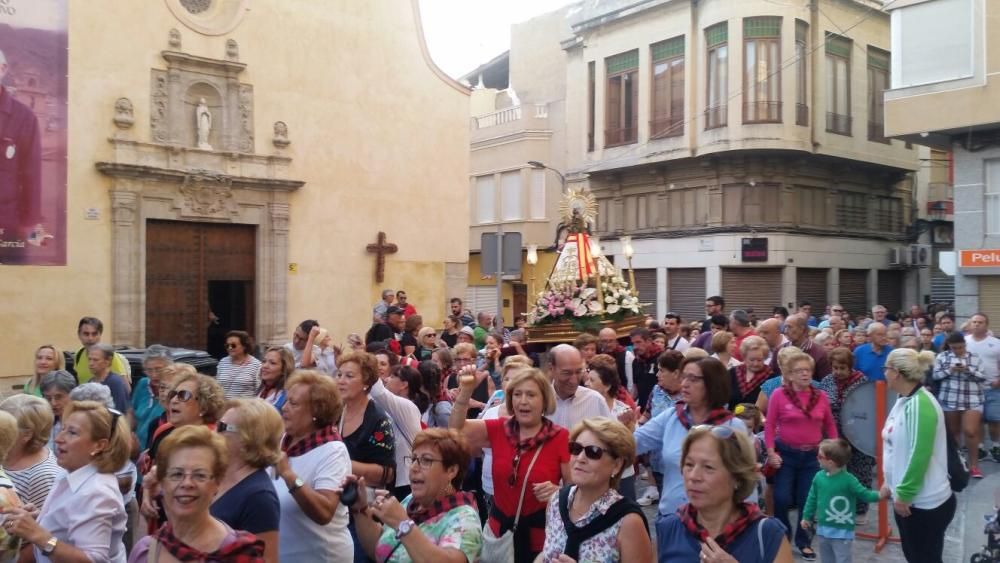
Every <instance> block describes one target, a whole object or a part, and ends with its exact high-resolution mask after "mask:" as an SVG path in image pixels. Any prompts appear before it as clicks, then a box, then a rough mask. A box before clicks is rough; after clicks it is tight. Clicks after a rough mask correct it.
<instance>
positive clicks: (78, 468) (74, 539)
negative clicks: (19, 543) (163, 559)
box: [3, 401, 129, 563]
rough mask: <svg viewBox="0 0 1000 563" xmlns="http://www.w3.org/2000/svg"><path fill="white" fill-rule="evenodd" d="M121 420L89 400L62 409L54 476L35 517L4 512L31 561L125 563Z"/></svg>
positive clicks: (125, 433) (124, 432) (125, 440)
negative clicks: (30, 550)
mask: <svg viewBox="0 0 1000 563" xmlns="http://www.w3.org/2000/svg"><path fill="white" fill-rule="evenodd" d="M128 453H129V429H128V422H127V421H126V420H125V417H124V416H123V415H122V414H121V413H119V412H118V411H112V410H109V409H108V408H107V407H105V406H104V405H102V404H100V403H95V402H93V401H84V402H79V403H77V402H72V403H70V404H69V405H68V406H67V407H66V411H65V413H64V416H63V427H62V430H61V431H60V432H59V435H58V436H56V459H57V461H58V462H59V466H60V467H62V468H63V469H65V470H66V472H65V473H64V474H62V475H60V476H59V477H58V478H56V481H55V484H54V485H53V486H52V492H51V493H49V497H48V498H47V499H46V500H45V507H44V508H42V510H41V513H39V514H38V515H37V518H36V516H35V515H34V514H33V513H31V512H29V511H28V510H27V509H26V508H11V509H7V510H5V511H4V522H3V527H4V529H5V530H7V533H9V534H13V535H16V536H19V537H20V538H21V539H23V540H24V542H25V544H32V546H33V549H34V560H35V561H37V562H38V563H47V562H49V561H105V562H109V563H125V560H126V554H125V546H124V545H123V544H122V536H124V534H125V522H126V520H127V516H126V515H125V506H124V505H123V504H122V493H121V491H120V490H119V489H118V479H116V478H115V471H117V470H118V469H119V468H121V467H122V466H123V465H124V464H125V462H126V461H128Z"/></svg>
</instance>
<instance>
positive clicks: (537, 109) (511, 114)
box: [472, 104, 549, 129]
mask: <svg viewBox="0 0 1000 563" xmlns="http://www.w3.org/2000/svg"><path fill="white" fill-rule="evenodd" d="M525 111H527V114H528V115H530V116H531V117H534V118H536V119H544V118H546V117H548V116H549V106H548V105H546V104H529V105H527V106H511V107H509V108H504V109H501V110H497V111H494V112H493V113H487V114H486V115H480V116H479V117H473V118H472V125H473V127H474V128H475V129H486V128H487V127H495V126H497V125H503V124H504V123H513V122H515V121H518V120H520V119H521V116H522V115H524V112H525Z"/></svg>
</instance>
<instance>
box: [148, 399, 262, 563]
mask: <svg viewBox="0 0 1000 563" xmlns="http://www.w3.org/2000/svg"><path fill="white" fill-rule="evenodd" d="M265 408H266V409H269V410H273V409H271V407H270V406H267V405H265ZM226 457H227V456H226V443H225V442H224V441H223V439H222V438H220V437H219V436H218V435H217V434H214V433H213V432H212V431H211V430H209V429H208V428H205V427H204V426H186V427H184V428H180V429H178V430H177V432H174V433H173V434H171V435H170V437H169V438H167V439H166V440H164V442H163V446H162V447H161V448H160V451H159V453H158V455H157V458H156V468H157V472H156V473H157V475H156V476H157V479H158V480H159V481H160V483H162V488H163V507H164V509H165V510H166V512H167V516H168V520H167V522H165V523H164V524H163V526H161V527H160V529H159V530H157V531H156V533H155V534H153V535H150V536H146V537H144V538H142V539H141V540H139V542H138V543H137V544H136V547H135V550H134V551H133V552H132V556H131V557H129V563H146V562H147V561H150V562H152V563H157V562H160V561H172V560H176V561H240V562H248V563H251V562H252V563H263V562H264V561H266V559H265V558H264V557H263V554H264V545H263V542H261V540H259V539H257V538H256V537H255V536H254V534H252V533H249V532H246V531H237V530H239V528H233V527H232V526H231V525H229V523H228V522H225V521H224V520H222V519H221V518H218V517H217V516H215V515H214V514H212V513H211V512H210V506H212V500H213V499H214V498H216V497H217V496H218V494H219V492H220V491H221V488H222V480H223V476H224V475H226V469H227V463H226ZM265 479H266V477H265ZM271 561H274V559H271Z"/></svg>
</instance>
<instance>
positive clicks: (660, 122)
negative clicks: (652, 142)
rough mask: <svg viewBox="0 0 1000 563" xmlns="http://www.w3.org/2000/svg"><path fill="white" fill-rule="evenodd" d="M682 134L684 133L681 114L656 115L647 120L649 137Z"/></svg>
mask: <svg viewBox="0 0 1000 563" xmlns="http://www.w3.org/2000/svg"><path fill="white" fill-rule="evenodd" d="M683 134H684V116H683V115H674V116H670V117H658V118H655V119H652V120H650V122H649V137H650V138H651V139H663V138H666V137H680V136H681V135H683Z"/></svg>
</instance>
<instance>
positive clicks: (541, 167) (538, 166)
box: [528, 160, 566, 192]
mask: <svg viewBox="0 0 1000 563" xmlns="http://www.w3.org/2000/svg"><path fill="white" fill-rule="evenodd" d="M528 166H530V167H532V168H535V169H537V170H551V171H553V172H555V173H556V176H559V183H560V184H561V185H562V191H564V192H565V191H566V176H563V173H562V172H560V171H558V170H556V169H555V168H552V167H551V166H548V165H546V164H545V163H544V162H539V161H537V160H529V161H528Z"/></svg>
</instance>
